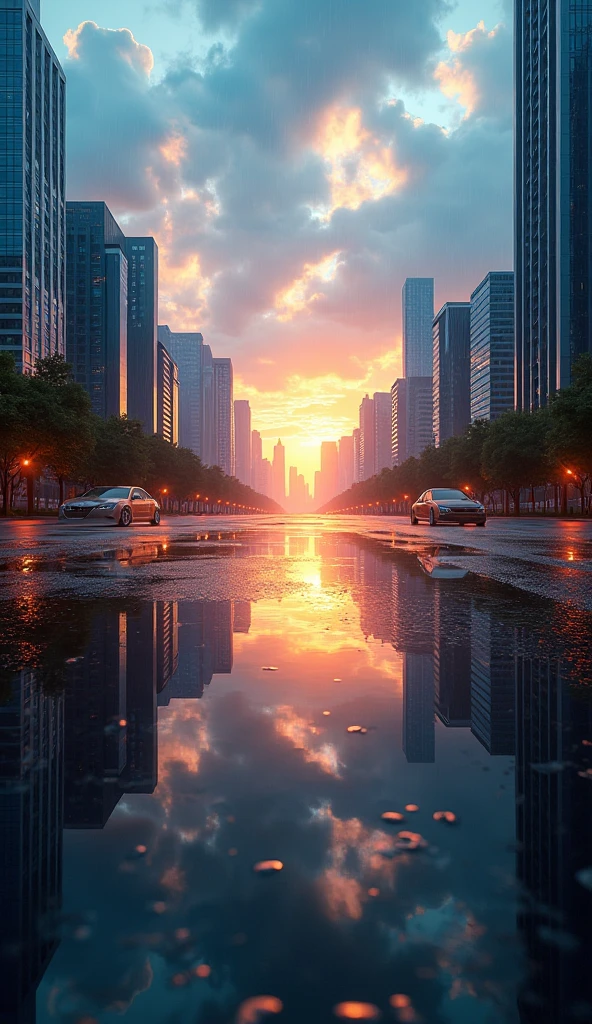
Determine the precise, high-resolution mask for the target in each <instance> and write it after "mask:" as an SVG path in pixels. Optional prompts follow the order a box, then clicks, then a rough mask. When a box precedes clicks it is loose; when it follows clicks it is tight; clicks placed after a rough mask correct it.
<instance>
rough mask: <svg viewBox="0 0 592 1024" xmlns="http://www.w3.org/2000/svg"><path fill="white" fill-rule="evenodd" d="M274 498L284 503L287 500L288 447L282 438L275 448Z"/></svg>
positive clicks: (280, 503) (279, 503) (281, 503)
mask: <svg viewBox="0 0 592 1024" xmlns="http://www.w3.org/2000/svg"><path fill="white" fill-rule="evenodd" d="M272 468H273V500H274V501H277V503H278V505H283V504H284V502H285V500H286V449H285V448H284V446H283V444H282V442H281V440H280V439H279V438H278V443H277V444H276V445H275V446H274V449H273V467H272Z"/></svg>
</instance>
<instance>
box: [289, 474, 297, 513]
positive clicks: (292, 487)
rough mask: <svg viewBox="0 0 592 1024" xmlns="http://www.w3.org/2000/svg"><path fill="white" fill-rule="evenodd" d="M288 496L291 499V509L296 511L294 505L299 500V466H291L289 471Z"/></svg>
mask: <svg viewBox="0 0 592 1024" xmlns="http://www.w3.org/2000/svg"><path fill="white" fill-rule="evenodd" d="M288 497H289V499H290V509H291V511H294V506H295V504H296V502H297V500H298V467H297V466H290V469H289V471H288Z"/></svg>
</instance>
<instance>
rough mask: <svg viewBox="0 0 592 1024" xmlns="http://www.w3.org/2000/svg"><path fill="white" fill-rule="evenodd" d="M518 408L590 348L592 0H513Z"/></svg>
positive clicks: (561, 383)
mask: <svg viewBox="0 0 592 1024" xmlns="http://www.w3.org/2000/svg"><path fill="white" fill-rule="evenodd" d="M515 46H516V54H515V67H516V89H515V92H516V119H515V120H516V141H515V189H516V191H515V269H516V405H517V408H519V409H525V410H528V409H538V408H539V407H541V406H545V405H547V402H548V400H549V397H550V396H551V395H552V394H553V393H554V392H555V391H557V390H558V389H559V388H561V387H565V386H566V385H568V384H569V383H570V381H571V372H572V366H573V363H574V361H575V360H576V359H577V357H578V356H579V355H581V354H582V353H584V352H592V160H591V159H590V139H591V138H592V87H591V81H592V5H591V4H590V0H516V4H515Z"/></svg>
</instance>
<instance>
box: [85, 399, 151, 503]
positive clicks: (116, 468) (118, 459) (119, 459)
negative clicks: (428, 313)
mask: <svg viewBox="0 0 592 1024" xmlns="http://www.w3.org/2000/svg"><path fill="white" fill-rule="evenodd" d="M94 434H95V444H94V447H93V450H92V452H91V453H90V455H89V457H88V459H87V460H86V462H85V465H84V469H83V478H84V480H85V481H86V482H87V483H90V484H93V486H101V485H106V484H110V485H112V486H113V487H117V486H119V485H127V484H129V485H130V486H131V485H132V484H136V485H138V486H139V485H140V484H142V483H143V481H144V480H145V479H146V478H147V476H148V472H149V469H150V457H149V451H148V439H147V438H146V436H145V435H144V433H143V431H142V424H141V423H140V422H139V421H138V420H128V419H127V417H126V416H110V417H109V419H108V420H102V419H99V417H98V416H97V417H94Z"/></svg>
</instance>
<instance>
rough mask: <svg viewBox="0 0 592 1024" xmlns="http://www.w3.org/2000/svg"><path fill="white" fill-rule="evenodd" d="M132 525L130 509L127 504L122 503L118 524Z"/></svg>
mask: <svg viewBox="0 0 592 1024" xmlns="http://www.w3.org/2000/svg"><path fill="white" fill-rule="evenodd" d="M131 525H132V510H131V508H129V507H128V505H124V506H123V508H122V510H121V515H120V516H119V526H131Z"/></svg>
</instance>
